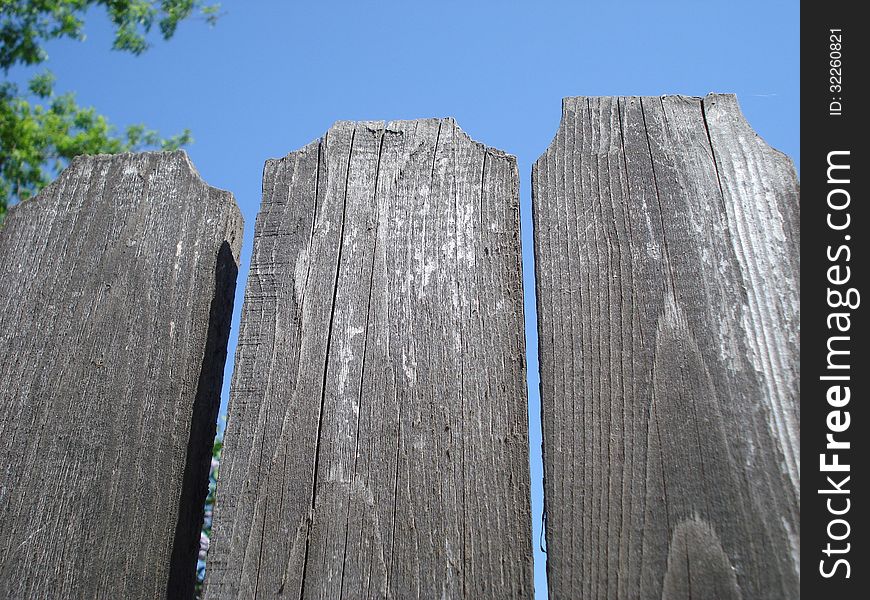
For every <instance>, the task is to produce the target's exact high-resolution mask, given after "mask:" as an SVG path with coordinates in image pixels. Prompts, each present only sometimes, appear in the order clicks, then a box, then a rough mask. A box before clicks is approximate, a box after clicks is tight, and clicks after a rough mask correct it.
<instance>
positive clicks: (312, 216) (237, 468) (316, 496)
mask: <svg viewBox="0 0 870 600" xmlns="http://www.w3.org/2000/svg"><path fill="white" fill-rule="evenodd" d="M517 181H518V180H517V169H516V161H515V159H514V158H513V157H511V156H508V155H506V154H504V153H502V152H500V151H497V150H493V149H491V148H486V147H484V146H483V145H481V144H478V143H476V142H474V141H472V140H471V139H470V138H469V137H468V136H467V135H465V134H464V133H463V132H462V131H461V130H460V129H459V128H458V127H457V126H456V123H455V122H454V121H453V120H452V119H442V120H436V119H427V120H419V121H395V122H391V123H389V124H386V125H385V124H384V123H383V122H360V123H350V122H339V123H336V124H335V125H334V126H333V127H332V128H331V129H330V130H329V132H328V133H327V134H326V135H325V136H324V137H323V138H322V139H320V140H318V141H316V142H314V143H312V144H310V145H308V146H306V147H305V148H302V149H301V150H298V151H296V152H292V153H291V154H289V155H288V156H286V157H285V158H283V159H280V160H271V161H268V162H267V163H266V168H265V173H264V177H263V204H262V208H261V211H260V214H259V216H258V218H257V225H256V230H255V237H254V250H253V258H252V262H251V272H250V276H249V278H248V285H247V290H246V292H245V305H244V308H243V314H242V324H241V329H240V334H239V346H238V352H237V355H236V370H235V374H234V376H233V382H232V386H231V394H230V407H229V419H228V423H227V429H226V438H225V446H224V456H223V460H222V463H221V475H220V481H219V482H218V491H217V504H216V507H215V520H214V530H213V536H212V542H211V547H210V550H209V557H208V567H207V575H206V597H207V598H210V599H212V600H214V599H220V598H254V597H256V598H277V597H279V596H280V597H291V598H383V597H391V598H436V597H437V598H442V597H446V598H458V597H464V596H467V597H474V598H508V597H510V598H515V597H525V598H527V597H530V596H531V593H532V573H531V539H530V537H531V536H530V524H531V521H530V514H529V463H528V435H527V430H528V425H527V416H526V388H525V355H524V352H525V350H524V336H523V305H522V279H521V276H522V273H521V267H520V256H521V253H520V235H519V233H520V232H519V196H518V183H517Z"/></svg>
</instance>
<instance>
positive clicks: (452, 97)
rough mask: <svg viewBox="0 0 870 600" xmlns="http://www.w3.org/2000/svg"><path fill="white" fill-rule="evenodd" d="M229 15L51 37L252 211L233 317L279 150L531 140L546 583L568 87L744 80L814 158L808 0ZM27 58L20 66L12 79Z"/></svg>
mask: <svg viewBox="0 0 870 600" xmlns="http://www.w3.org/2000/svg"><path fill="white" fill-rule="evenodd" d="M222 4H223V9H224V14H223V16H222V17H221V19H220V21H219V22H218V24H217V26H216V27H214V28H209V27H208V26H206V25H205V24H204V23H203V22H202V21H192V22H189V23H184V24H182V25H181V27H180V28H179V30H178V32H177V34H176V36H175V38H174V39H172V40H171V41H169V42H161V41H158V40H155V43H154V47H153V48H152V49H151V50H149V51H148V52H147V53H146V54H144V55H142V56H140V57H133V56H130V55H127V54H121V53H117V52H110V51H109V50H108V49H109V48H110V46H111V32H110V28H109V27H108V22H107V20H106V19H105V18H104V17H103V16H102V15H101V14H100V13H99V12H94V13H93V14H92V16H91V18H89V20H88V22H87V34H88V39H87V41H86V42H85V43H77V42H57V43H53V44H51V45H50V46H49V48H48V49H49V53H50V62H49V65H48V66H49V67H50V68H51V69H53V70H54V72H55V74H56V75H57V77H58V81H57V90H58V91H67V90H74V91H76V92H77V97H78V100H79V101H80V103H82V104H86V105H93V106H95V107H96V108H97V109H98V110H99V111H100V112H101V113H103V114H105V115H107V116H108V117H109V118H110V119H111V120H112V121H113V122H114V123H115V124H117V125H119V126H123V125H127V124H131V123H137V122H143V123H145V124H147V125H149V126H150V127H153V128H156V129H159V130H160V131H161V132H162V133H164V134H172V133H176V132H179V131H181V130H182V129H183V128H185V127H188V128H190V129H192V130H193V134H194V137H195V139H196V141H195V143H194V144H193V145H192V146H190V147H189V149H188V152H189V153H190V155H191V157H192V158H193V161H194V163H195V164H196V166H197V167H198V169H199V171H200V173H201V174H202V176H203V178H204V179H205V180H206V181H207V182H208V183H209V184H211V185H214V186H217V187H220V188H224V189H227V190H230V191H232V192H233V193H234V194H235V196H236V199H237V200H238V202H239V205H240V206H241V209H242V212H243V213H244V215H245V221H246V228H245V246H244V250H243V255H242V268H241V271H240V277H239V284H238V292H237V296H236V311H235V320H234V322H233V337H232V338H231V340H230V360H229V361H228V365H227V375H226V377H225V382H224V401H223V407H224V410H225V406H226V398H227V388H228V383H229V378H230V377H229V375H230V371H231V368H232V356H233V355H234V353H235V341H236V338H235V332H237V331H238V317H239V312H240V309H241V305H242V293H243V290H244V286H245V277H244V275H245V272H246V270H247V264H248V261H249V257H250V248H251V240H252V238H253V225H254V218H255V216H256V213H257V209H258V207H259V204H260V177H261V173H262V169H263V162H264V161H265V160H266V159H267V158H272V157H279V156H283V155H284V154H287V153H288V152H290V151H292V150H295V149H297V148H299V147H301V146H303V145H305V144H306V143H308V142H310V141H312V140H314V139H315V138H317V137H319V136H320V135H321V134H323V133H324V132H325V131H326V130H327V129H328V128H329V126H330V124H331V123H332V122H333V121H335V120H337V119H387V120H389V119H412V118H417V117H432V116H435V117H443V116H453V117H455V118H456V119H457V121H458V122H459V124H460V126H461V127H462V128H463V129H464V130H465V131H466V132H468V133H469V134H470V135H471V136H472V137H474V138H475V139H476V140H479V141H481V142H483V143H485V144H487V145H490V146H495V147H497V148H500V149H502V150H505V151H507V152H510V153H511V154H514V155H516V156H517V159H518V162H519V171H520V178H521V196H522V198H521V200H522V211H523V214H522V218H523V221H522V226H523V255H524V264H525V268H524V273H525V290H526V341H527V352H528V381H529V418H530V422H531V435H530V441H531V473H532V511H533V519H534V547H535V583H536V591H537V595H538V597H539V598H544V597H546V580H545V571H544V555H543V554H542V553H541V552H540V550H539V546H538V539H539V537H540V526H541V508H542V489H543V488H542V473H541V458H540V444H541V435H540V417H539V394H538V374H537V371H538V361H537V333H536V327H535V318H536V315H535V303H534V282H533V275H532V272H533V271H532V252H531V250H532V238H531V219H530V203H531V192H530V173H531V165H532V163H533V162H534V161H535V159H536V158H537V157H538V156H539V155H540V154H541V153H543V152H544V150H545V149H546V147H547V145H548V144H549V142H550V140H551V139H552V137H553V135H554V133H555V132H556V128H557V126H558V123H559V116H560V111H561V98H562V97H563V96H570V95H616V94H619V95H629V94H633V95H641V94H642V95H647V94H649V95H659V94H675V93H679V94H689V95H704V94H706V93H707V92H711V91H717V92H734V93H736V94H737V95H738V98H739V100H740V103H741V105H742V107H743V111H744V113H745V114H746V117H747V119H748V120H749V122H750V123H751V124H752V125H753V126H754V127H755V129H756V131H757V132H758V133H759V134H760V135H761V136H762V137H764V138H765V139H766V140H767V142H768V143H770V144H771V145H772V146H774V147H776V148H778V149H780V150H782V151H784V152H785V153H787V154H788V155H790V156H791V157H792V158H793V159H794V160H795V162H796V163H797V162H798V160H799V151H800V148H799V122H798V117H799V109H800V96H799V83H800V79H799V73H798V68H799V56H800V54H799V48H798V42H799V33H798V28H799V2H798V1H797V0H793V1H788V2H776V1H759V0H753V1H748V2H747V1H743V0H732V1H730V2H726V1H715V2H714V1H707V2H702V1H698V0H694V1H690V2H667V1H663V2H656V1H652V0H647V1H645V2H634V1H623V2H619V1H616V0H611V1H609V2H582V1H574V2H550V1H546V0H534V1H532V0H529V1H527V2H518V1H511V0H501V1H492V0H490V1H472V0H465V1H461V2H451V1H448V2H435V1H429V2H414V1H411V0H404V1H387V2H378V3H375V2H371V1H366V0H355V1H347V2H329V1H326V0H322V1H317V2H299V1H291V0H284V1H278V0H271V1H257V2H252V1H250V0H248V1H239V0H235V1H225V2H223V3H222ZM25 74H26V73H25V72H22V71H20V70H19V71H17V72H15V73H13V74H12V75H13V78H14V79H19V78H21V77H23V76H24V75H25Z"/></svg>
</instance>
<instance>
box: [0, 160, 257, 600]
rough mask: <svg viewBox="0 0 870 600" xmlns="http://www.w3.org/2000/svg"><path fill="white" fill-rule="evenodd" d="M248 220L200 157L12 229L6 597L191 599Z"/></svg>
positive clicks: (0, 250)
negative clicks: (198, 166)
mask: <svg viewBox="0 0 870 600" xmlns="http://www.w3.org/2000/svg"><path fill="white" fill-rule="evenodd" d="M241 236H242V218H241V215H240V213H239V210H238V207H237V206H236V203H235V201H234V200H233V197H232V195H231V194H230V193H229V192H223V191H220V190H217V189H214V188H211V187H209V186H207V185H206V184H205V183H204V182H203V181H202V180H201V179H200V178H199V175H198V174H197V173H196V171H195V169H194V168H193V166H192V165H191V164H190V161H189V160H188V158H187V155H186V154H184V153H183V152H173V153H147V154H122V155H116V156H91V157H80V158H76V159H75V160H73V161H72V164H71V165H70V166H69V167H68V168H67V169H66V170H65V171H64V172H63V173H62V174H61V175H60V177H59V178H58V179H57V180H56V181H55V182H54V183H52V184H51V185H49V186H48V187H47V188H45V189H44V190H43V191H42V192H41V193H40V194H39V195H38V196H37V197H36V198H34V199H33V200H30V201H26V202H24V203H22V204H19V205H17V206H15V207H13V208H12V209H11V210H10V211H9V214H8V216H7V218H6V221H5V223H4V225H3V226H2V228H0V597H2V598H82V599H92V598H113V599H114V598H191V597H192V595H193V585H194V581H195V566H196V554H197V549H198V544H199V529H200V527H201V525H202V510H203V509H202V506H203V502H204V500H205V493H206V490H207V486H208V469H209V462H210V455H211V445H212V441H213V439H214V433H215V422H216V418H217V410H218V407H219V404H220V388H221V380H222V377H223V367H224V362H225V360H226V351H227V347H226V344H227V337H228V333H229V326H230V319H231V313H232V304H233V293H234V289H235V280H236V273H237V271H238V253H239V246H240V244H241Z"/></svg>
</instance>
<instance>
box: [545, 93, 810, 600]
mask: <svg viewBox="0 0 870 600" xmlns="http://www.w3.org/2000/svg"><path fill="white" fill-rule="evenodd" d="M532 179H533V182H532V194H533V217H534V224H535V232H534V238H535V262H536V265H535V268H536V283H537V288H536V291H537V300H538V329H539V340H540V342H539V343H540V364H541V400H542V422H543V428H544V432H543V433H544V470H545V508H546V513H547V532H546V535H547V551H548V554H547V568H548V576H549V589H550V593H551V594H552V596H553V597H554V598H684V597H692V598H744V599H746V598H770V599H774V598H796V597H798V595H799V582H800V576H799V569H800V567H799V551H800V543H799V506H800V495H799V483H800V459H799V452H798V451H799V439H800V436H799V430H800V408H799V395H798V375H799V316H800V307H799V285H800V280H799V267H800V265H799V253H798V248H799V229H798V221H799V207H798V195H799V188H798V182H797V178H796V176H795V172H794V168H793V166H792V164H791V161H790V160H789V159H788V158H787V157H785V155H783V154H782V153H779V152H777V151H774V150H772V149H771V148H770V147H769V146H767V144H765V143H764V142H763V141H762V140H761V138H759V137H758V136H757V134H756V133H755V132H754V131H753V130H752V128H751V127H750V126H749V124H748V123H747V122H746V120H745V119H744V118H743V116H742V114H741V113H740V109H739V107H738V105H737V101H736V99H735V97H734V96H731V95H716V94H711V95H709V96H707V97H705V98H689V97H683V96H664V97H620V98H616V97H598V98H592V97H589V98H587V97H578V98H566V99H565V100H564V102H563V110H562V122H561V124H560V127H559V130H558V132H557V134H556V136H555V138H554V139H553V142H552V143H551V145H550V147H549V148H548V149H547V151H546V152H545V153H544V155H543V156H541V157H540V158H539V159H538V161H537V162H536V163H535V165H534V168H533V174H532Z"/></svg>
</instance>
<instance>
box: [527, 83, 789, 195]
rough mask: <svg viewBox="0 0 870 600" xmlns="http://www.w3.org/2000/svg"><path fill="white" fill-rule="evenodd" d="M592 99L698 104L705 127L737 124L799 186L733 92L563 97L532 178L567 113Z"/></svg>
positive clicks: (784, 160)
mask: <svg viewBox="0 0 870 600" xmlns="http://www.w3.org/2000/svg"><path fill="white" fill-rule="evenodd" d="M593 98H616V100H617V101H618V102H622V101H624V100H629V99H638V100H644V99H663V98H681V99H684V100H686V101H690V102H698V103H699V104H700V106H701V111H702V115H703V116H704V121H705V125H709V120H710V119H709V116H713V117H719V118H728V117H730V118H731V119H733V120H734V122H735V123H736V124H737V125H738V126H739V127H740V128H741V129H742V130H744V131H745V132H746V134H747V135H752V136H753V137H754V138H755V139H756V141H757V142H758V144H759V146H760V147H761V148H762V150H764V151H765V152H766V153H768V154H770V155H771V156H772V157H773V158H774V159H775V160H777V161H780V162H782V163H783V166H785V168H786V169H787V170H788V172H789V173H790V174H791V176H792V177H793V178H794V181H795V183H796V185H797V182H798V176H797V170H796V169H795V165H794V161H793V160H792V159H791V157H790V156H789V155H788V154H786V153H785V152H783V151H781V150H778V149H777V148H775V147H773V146H771V145H770V144H769V143H767V141H766V140H765V139H764V138H763V137H761V136H760V135H759V134H758V132H756V131H755V129H754V128H753V127H752V125H751V124H750V123H749V121H748V120H747V119H746V115H744V114H743V110H742V109H741V108H740V102H739V101H738V100H737V95H736V94H733V93H717V92H710V93H709V94H707V95H706V96H703V97H702V96H686V95H683V94H664V95H662V96H566V97H565V98H562V116H561V118H560V119H559V127H558V128H557V129H556V131H555V133H554V134H553V137H552V139H551V140H550V143H549V144H548V145H547V149H546V150H544V152H543V153H542V154H541V155H540V156H539V157H538V158H537V159H536V160H535V162H534V164H533V165H532V176H533V178H534V176H535V172H536V171H537V169H538V164H539V163H540V162H542V161H543V160H544V159H545V158H547V157H548V156H549V155H550V154H551V152H552V151H553V148H554V147H555V146H556V140H557V139H558V138H559V134H560V133H562V132H563V131H564V130H565V128H566V127H567V116H568V111H569V110H571V109H574V108H575V107H577V106H578V105H580V104H581V103H583V102H586V101H588V100H590V99H593ZM532 187H534V183H533V185H532Z"/></svg>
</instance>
